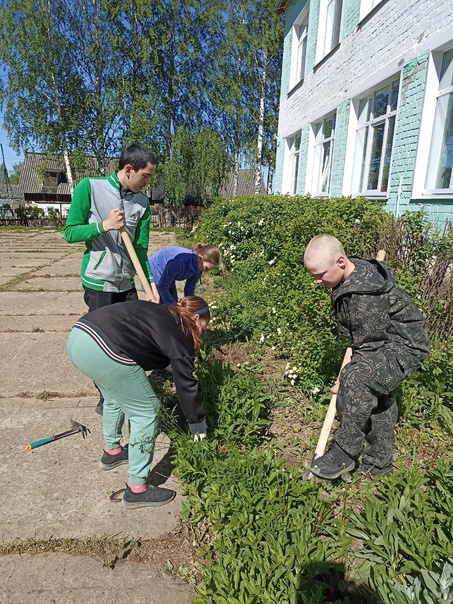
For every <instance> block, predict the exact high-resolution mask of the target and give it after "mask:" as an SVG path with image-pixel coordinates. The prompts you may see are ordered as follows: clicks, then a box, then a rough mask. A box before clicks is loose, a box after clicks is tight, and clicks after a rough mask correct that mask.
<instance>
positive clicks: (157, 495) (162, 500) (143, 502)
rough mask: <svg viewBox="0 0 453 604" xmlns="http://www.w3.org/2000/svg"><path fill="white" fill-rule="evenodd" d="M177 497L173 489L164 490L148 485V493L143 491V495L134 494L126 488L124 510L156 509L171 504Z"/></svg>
mask: <svg viewBox="0 0 453 604" xmlns="http://www.w3.org/2000/svg"><path fill="white" fill-rule="evenodd" d="M175 496H176V493H175V491H172V490H171V489H163V488H161V487H154V486H152V485H149V484H148V485H146V491H143V493H133V492H132V491H131V489H130V488H129V487H126V490H125V492H124V495H123V501H122V503H123V508H125V509H126V510H132V509H134V508H147V507H153V508H155V507H157V506H159V505H165V504H166V503H170V501H173V499H174V498H175Z"/></svg>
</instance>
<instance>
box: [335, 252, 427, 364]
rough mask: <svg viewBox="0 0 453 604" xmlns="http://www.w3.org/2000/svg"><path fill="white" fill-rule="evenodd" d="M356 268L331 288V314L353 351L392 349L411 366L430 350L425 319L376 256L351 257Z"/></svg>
mask: <svg viewBox="0 0 453 604" xmlns="http://www.w3.org/2000/svg"><path fill="white" fill-rule="evenodd" d="M350 260H351V262H353V264H354V266H355V268H354V270H353V271H352V273H351V274H350V276H349V277H348V278H347V279H346V280H345V281H344V282H342V283H340V284H339V285H337V287H336V288H334V289H333V292H332V312H331V317H332V318H333V319H334V320H336V321H337V322H338V328H339V332H340V334H341V335H344V336H347V337H348V338H349V340H350V346H351V347H352V349H353V352H354V351H356V352H359V351H360V352H366V351H375V350H378V349H380V348H382V347H384V349H388V350H393V351H394V352H395V353H396V354H397V358H398V360H399V362H400V359H401V365H402V368H403V369H408V370H412V369H413V368H414V367H415V366H418V365H419V364H420V361H422V360H423V359H425V358H426V357H427V356H428V354H429V341H428V335H427V331H426V323H425V319H424V317H423V315H422V313H421V312H420V310H419V309H418V308H417V306H416V305H415V304H414V302H413V301H412V300H411V298H410V297H409V296H408V295H407V294H406V293H404V292H403V291H402V290H400V289H399V288H398V287H397V286H396V285H395V274H394V272H393V271H392V269H391V268H390V267H389V266H388V265H387V264H386V263H385V262H379V261H378V260H366V259H365V258H356V257H351V258H350Z"/></svg>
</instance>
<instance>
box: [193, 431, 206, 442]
mask: <svg viewBox="0 0 453 604" xmlns="http://www.w3.org/2000/svg"><path fill="white" fill-rule="evenodd" d="M203 438H206V432H197V433H196V434H194V435H193V439H194V441H195V442H197V441H199V440H203Z"/></svg>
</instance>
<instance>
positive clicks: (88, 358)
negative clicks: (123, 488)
mask: <svg viewBox="0 0 453 604" xmlns="http://www.w3.org/2000/svg"><path fill="white" fill-rule="evenodd" d="M67 352H68V357H69V359H70V361H71V362H72V363H73V365H75V367H77V369H79V371H81V372H82V373H84V374H85V375H86V376H88V377H89V378H91V379H92V380H93V381H94V382H95V383H96V384H97V385H98V387H99V389H100V391H101V393H102V395H103V397H104V415H103V433H104V441H105V448H106V449H114V448H116V447H118V446H119V445H120V439H121V436H122V431H121V428H122V426H123V423H124V416H125V415H127V416H128V418H129V421H130V425H131V429H130V438H129V479H128V482H129V483H130V484H133V485H142V484H145V482H146V478H147V476H148V474H149V471H150V467H151V463H152V460H153V453H154V441H155V437H156V434H157V427H158V413H159V399H158V398H157V396H156V394H155V392H154V390H153V389H152V387H151V384H150V383H149V380H148V377H147V375H146V373H145V372H144V370H143V369H142V368H141V367H140V366H139V365H122V364H121V363H117V362H116V361H113V360H112V359H111V358H110V357H109V356H107V355H106V354H105V352H104V351H103V350H102V349H101V348H100V347H99V346H98V345H97V344H96V342H95V341H94V340H93V339H92V338H91V337H90V336H89V335H88V334H87V333H85V332H84V331H82V330H81V329H78V328H76V327H74V328H73V329H72V331H71V333H70V334H69V338H68V344H67Z"/></svg>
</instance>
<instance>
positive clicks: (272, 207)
mask: <svg viewBox="0 0 453 604" xmlns="http://www.w3.org/2000/svg"><path fill="white" fill-rule="evenodd" d="M200 230H201V232H198V233H197V236H198V237H201V238H202V239H204V240H205V241H209V242H210V243H213V244H214V245H217V246H218V247H219V249H220V250H221V252H222V257H223V262H224V264H225V267H226V268H227V273H226V274H225V275H223V276H222V278H221V286H222V288H223V289H224V290H225V291H226V295H224V296H222V297H221V302H220V303H219V305H218V306H219V308H218V309H216V310H215V313H214V314H215V320H216V321H218V322H222V323H223V324H225V325H227V326H228V328H229V331H230V333H231V334H232V337H233V338H234V339H237V340H253V341H255V342H257V343H258V344H261V345H263V346H268V347H271V348H272V349H273V350H275V352H276V354H279V355H280V356H283V357H285V358H287V359H288V366H287V372H286V374H285V377H286V378H287V379H288V380H289V381H290V382H291V384H298V385H299V386H300V387H301V388H302V389H303V391H304V392H305V394H306V395H307V396H312V393H313V392H318V391H321V392H324V393H327V392H328V388H329V387H330V385H331V384H332V383H333V382H334V381H335V375H336V373H337V371H338V368H339V366H340V363H341V359H342V356H343V352H344V348H345V343H339V342H338V341H337V336H336V327H335V323H334V322H332V321H331V320H330V318H329V313H330V296H329V293H328V292H327V291H326V290H324V289H323V288H321V287H319V286H318V285H316V284H315V283H314V281H313V278H312V277H311V276H310V275H309V274H308V273H307V271H305V269H304V267H303V253H304V250H305V247H306V245H307V243H308V242H309V241H310V239H311V238H312V237H313V236H315V235H317V234H321V233H327V234H331V235H334V236H337V237H338V238H339V239H340V240H341V241H342V243H343V245H344V247H345V249H346V252H347V253H348V255H352V256H354V255H360V256H365V257H375V255H376V253H377V251H378V250H379V249H382V248H383V249H385V250H386V252H387V258H386V260H387V262H388V263H389V264H390V265H391V266H392V267H393V268H394V269H395V270H396V274H397V283H398V285H399V286H400V287H401V288H402V289H403V290H405V291H406V292H407V293H408V294H409V295H410V296H411V297H412V298H413V299H414V301H415V302H416V303H417V304H418V305H419V306H420V307H421V308H422V310H423V311H424V312H425V313H426V316H427V320H428V326H429V327H430V335H431V336H432V341H433V345H432V348H433V352H432V355H431V358H430V359H429V360H428V361H427V362H425V364H424V366H423V369H422V371H421V372H417V373H416V374H415V375H414V376H413V378H412V379H411V380H408V381H407V382H405V384H404V387H403V390H402V398H403V400H402V409H403V415H404V416H405V415H409V414H411V410H413V409H416V418H419V420H420V421H421V418H422V410H423V406H424V407H425V409H424V413H425V417H426V407H427V406H428V407H429V410H430V411H429V412H428V413H429V417H430V418H435V417H437V418H443V419H444V420H446V419H448V417H449V409H450V408H451V398H450V394H449V393H450V392H451V391H453V375H452V371H451V361H450V360H449V359H451V347H450V346H449V344H448V342H449V341H450V339H449V336H450V335H451V330H452V329H453V327H452V323H453V322H452V320H451V319H452V317H453V291H452V287H453V285H452V283H453V281H452V280H451V278H450V279H449V278H448V270H449V266H450V265H451V263H452V260H453V237H452V236H451V234H445V235H441V234H439V233H436V232H433V231H432V229H431V227H430V225H429V223H428V222H427V219H426V216H425V215H424V214H423V212H415V213H414V212H410V213H407V214H404V215H403V216H402V217H401V218H400V219H399V220H396V219H395V218H394V217H393V216H392V215H390V214H388V213H387V212H385V211H384V210H383V209H382V206H381V204H380V203H378V202H372V201H369V200H367V199H351V198H341V199H313V198H310V197H305V198H302V197H291V198H288V197H284V196H283V197H279V196H272V197H269V196H255V197H252V198H237V199H233V200H217V201H216V202H215V203H214V204H213V205H212V207H211V208H210V209H209V210H208V211H207V212H206V213H205V216H204V219H203V223H202V225H201V228H200Z"/></svg>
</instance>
